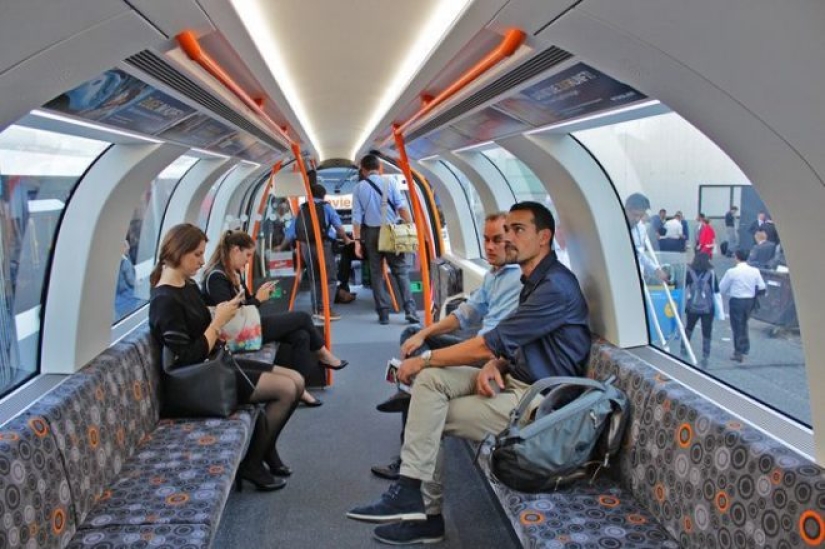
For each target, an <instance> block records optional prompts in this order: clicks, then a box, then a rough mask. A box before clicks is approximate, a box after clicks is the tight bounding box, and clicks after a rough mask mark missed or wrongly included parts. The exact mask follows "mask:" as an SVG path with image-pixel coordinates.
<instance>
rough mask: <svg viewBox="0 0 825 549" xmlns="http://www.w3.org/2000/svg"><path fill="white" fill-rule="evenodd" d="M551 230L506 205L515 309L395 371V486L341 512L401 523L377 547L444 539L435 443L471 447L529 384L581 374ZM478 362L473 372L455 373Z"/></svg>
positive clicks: (577, 323) (546, 220)
mask: <svg viewBox="0 0 825 549" xmlns="http://www.w3.org/2000/svg"><path fill="white" fill-rule="evenodd" d="M554 231H555V220H554V219H553V215H552V214H551V213H550V211H549V210H548V209H547V208H545V207H544V206H542V205H541V204H538V203H536V202H521V203H518V204H516V205H514V206H513V207H512V208H511V209H510V213H509V214H508V215H507V222H506V227H505V240H506V248H507V251H508V255H511V254H512V255H515V258H516V262H517V263H518V264H519V266H520V267H521V270H522V282H523V284H524V287H523V288H522V290H521V293H520V294H519V305H518V308H517V309H516V310H515V311H514V312H513V313H512V314H510V315H509V316H508V317H506V318H505V319H503V320H502V321H501V322H499V324H498V325H497V326H496V327H495V328H493V329H492V330H490V331H489V332H487V333H485V334H484V335H483V336H477V337H474V338H472V339H469V340H467V341H464V342H462V343H458V344H456V345H452V346H450V347H444V348H441V349H436V350H433V351H427V352H425V353H423V354H422V355H421V356H419V357H412V358H408V359H407V360H405V361H404V362H403V363H402V365H401V367H400V369H399V371H398V376H399V378H400V379H401V381H403V382H405V383H409V382H410V381H411V378H412V377H413V376H416V378H415V383H414V384H413V389H412V402H411V404H410V411H409V419H408V421H407V430H406V436H405V438H404V446H403V447H402V449H401V460H402V465H401V477H400V479H399V481H398V483H397V484H394V485H393V486H391V487H390V489H389V490H388V491H387V492H386V493H385V494H383V495H382V496H381V499H380V500H378V501H376V502H375V503H372V504H370V505H366V506H363V507H356V508H354V509H352V510H351V511H350V512H349V513H347V516H348V517H349V518H352V519H355V520H362V521H365V522H379V523H383V522H393V521H401V522H398V523H397V524H388V525H385V526H379V527H378V528H376V530H375V537H376V538H377V539H378V540H379V541H382V542H384V543H390V544H395V545H403V544H412V543H435V542H437V541H440V540H442V539H443V538H444V520H443V518H442V516H441V503H442V492H443V490H442V485H441V470H442V461H443V459H442V452H441V438H442V437H443V436H445V435H452V436H459V437H462V438H466V439H470V440H475V441H481V440H482V439H483V438H484V437H485V436H486V435H487V434H488V433H496V432H499V431H501V430H502V429H504V428H505V427H506V426H507V423H508V417H509V414H510V411H511V410H512V409H513V408H515V407H516V405H517V404H518V402H519V400H520V399H521V397H522V396H523V395H524V393H525V392H526V391H527V390H528V389H529V387H530V385H531V384H532V383H534V382H536V381H538V380H539V379H542V378H545V377H548V376H571V375H572V376H576V375H582V374H583V373H584V366H585V363H586V361H587V358H588V355H589V352H590V343H591V340H590V330H589V329H588V311H587V304H586V302H585V300H584V296H583V295H582V293H581V289H580V288H579V284H578V281H577V280H576V277H575V275H574V274H573V273H572V272H570V271H569V270H568V269H567V268H566V267H565V266H564V265H562V264H561V263H560V262H559V261H558V260H557V259H556V254H555V253H554V252H553V251H552V249H553V248H552V246H553V232H554ZM484 361H486V363H485V364H484V366H483V367H482V368H480V369H479V368H474V367H470V366H463V365H464V364H468V363H477V362H484Z"/></svg>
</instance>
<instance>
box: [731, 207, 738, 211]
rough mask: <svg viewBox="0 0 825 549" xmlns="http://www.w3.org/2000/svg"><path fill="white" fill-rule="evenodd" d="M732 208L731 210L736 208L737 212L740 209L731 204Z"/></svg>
mask: <svg viewBox="0 0 825 549" xmlns="http://www.w3.org/2000/svg"><path fill="white" fill-rule="evenodd" d="M730 209H731V210H736V211H737V212H738V211H739V208H738V207H736V206H731V207H730Z"/></svg>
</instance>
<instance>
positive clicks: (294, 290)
mask: <svg viewBox="0 0 825 549" xmlns="http://www.w3.org/2000/svg"><path fill="white" fill-rule="evenodd" d="M303 270H304V266H303V265H302V264H301V243H300V242H297V241H296V242H295V280H294V281H293V282H292V295H290V296H289V310H290V311H291V310H292V309H294V308H295V297H296V296H297V295H298V288H299V287H300V286H301V278H303V276H304V273H303Z"/></svg>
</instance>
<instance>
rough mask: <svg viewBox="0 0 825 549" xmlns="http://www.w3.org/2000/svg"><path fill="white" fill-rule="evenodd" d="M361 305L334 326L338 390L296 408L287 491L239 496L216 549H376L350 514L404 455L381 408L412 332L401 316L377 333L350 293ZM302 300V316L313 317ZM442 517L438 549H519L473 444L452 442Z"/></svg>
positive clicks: (372, 318) (287, 440) (366, 527)
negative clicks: (375, 468) (340, 366)
mask: <svg viewBox="0 0 825 549" xmlns="http://www.w3.org/2000/svg"><path fill="white" fill-rule="evenodd" d="M353 290H354V291H356V292H357V294H358V297H357V299H356V300H355V301H354V302H352V303H350V304H347V305H335V307H334V308H335V310H336V311H337V312H338V313H340V314H341V315H342V316H343V318H342V319H341V320H339V321H336V322H334V323H333V324H332V335H333V345H334V347H333V349H334V351H335V352H336V354H338V355H339V356H341V357H343V358H346V359H347V360H349V362H350V364H349V366H348V367H347V368H345V369H344V370H341V371H340V372H335V379H334V383H333V385H332V386H331V387H328V388H326V389H324V390H318V391H313V392H314V394H315V395H316V396H318V397H319V398H320V399H321V400H323V401H324V405H323V406H321V407H319V408H306V407H303V406H301V407H299V408H298V410H296V412H295V415H294V416H293V417H292V419H291V420H290V422H289V424H288V425H287V427H286V429H285V430H284V433H283V434H282V435H281V440H280V442H279V445H278V448H279V451H280V453H281V456H282V457H283V459H284V461H285V462H286V463H287V464H288V465H290V467H292V469H293V470H294V473H293V475H292V476H291V477H289V479H288V484H287V486H286V488H284V489H283V490H280V491H277V492H270V493H265V492H256V491H254V490H253V489H252V486H251V485H249V484H245V486H244V491H243V492H240V493H238V492H235V491H233V492H232V494H231V495H230V497H229V502H228V504H227V507H226V509H225V511H224V514H223V517H222V520H221V524H220V526H219V530H218V535H217V540H216V542H215V545H214V547H216V548H219V549H230V548H232V549H236V548H259V547H260V548H275V547H278V548H290V549H291V548H296V549H299V548H325V547H335V548H363V547H378V546H382V545H381V544H380V543H378V542H377V541H375V540H374V539H373V538H372V530H373V529H374V526H373V525H370V524H366V523H360V522H356V521H352V520H349V519H347V518H346V517H345V513H346V511H347V510H349V509H350V508H351V507H353V506H355V505H360V504H364V503H367V502H370V501H373V500H374V499H377V498H378V496H379V495H380V494H381V493H383V491H384V490H386V488H387V487H388V486H389V485H390V482H389V481H386V480H382V479H379V478H377V477H375V476H373V475H372V474H371V473H370V466H371V465H374V464H384V463H389V461H390V460H391V459H392V458H393V457H394V456H396V455H398V451H399V429H400V426H401V418H400V415H399V414H383V413H380V412H378V411H376V409H375V405H376V404H377V403H379V402H381V401H382V400H384V399H385V398H386V397H388V396H389V395H390V394H392V392H393V391H394V387H393V386H391V385H390V384H388V383H386V382H385V381H384V380H383V376H384V371H385V367H386V362H387V360H388V359H389V358H391V357H392V356H397V354H398V339H399V336H400V334H401V331H402V330H403V328H404V327H406V326H407V323H406V322H405V320H404V315H403V314H394V315H391V316H390V324H389V325H388V326H382V325H379V324H378V321H377V315H376V314H375V311H374V309H373V300H372V295H371V293H370V291H369V289H365V288H360V287H354V288H353ZM308 302H309V296H308V294H307V293H306V292H303V293H302V294H301V295H300V296H299V299H298V302H297V304H296V310H309V306H308V305H309V303H308ZM445 444H446V449H447V454H446V455H447V461H446V474H445V476H446V485H445V495H446V497H445V509H444V516H445V519H446V524H447V531H446V540H445V541H444V542H443V543H441V544H439V547H445V548H459V547H496V548H504V549H506V548H510V547H513V548H516V547H520V545H519V544H518V542H517V541H516V540H515V537H514V534H513V533H512V529H511V527H510V525H509V523H508V521H507V519H506V518H505V517H504V515H503V513H502V511H501V509H500V507H499V504H498V502H497V500H496V499H495V498H494V496H492V494H491V493H490V491H489V487H488V486H487V485H486V483H485V481H484V480H483V479H482V478H481V475H480V474H479V472H478V470H477V469H476V466H475V464H474V463H473V456H472V454H471V451H470V449H469V447H468V446H467V444H466V443H465V442H463V441H460V440H451V439H448V440H447V441H446V442H445Z"/></svg>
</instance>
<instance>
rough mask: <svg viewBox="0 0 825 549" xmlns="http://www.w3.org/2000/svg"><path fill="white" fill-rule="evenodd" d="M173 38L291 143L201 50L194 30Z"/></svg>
mask: <svg viewBox="0 0 825 549" xmlns="http://www.w3.org/2000/svg"><path fill="white" fill-rule="evenodd" d="M175 38H176V39H177V41H178V44H180V47H181V49H183V51H184V52H186V55H188V56H189V57H190V59H192V60H193V61H195V62H196V63H197V64H199V65H200V66H201V67H203V69H204V70H205V71H206V72H208V73H209V74H211V75H212V76H214V77H215V78H216V79H217V80H218V81H219V82H220V83H221V84H223V85H224V86H226V88H227V89H228V90H229V91H231V92H232V93H234V94H235V95H236V96H237V97H238V99H240V100H241V101H242V102H243V103H244V105H246V106H247V107H249V108H250V109H251V110H252V111H253V112H254V113H256V114H257V115H258V116H259V117H260V118H261V120H263V121H264V122H265V123H266V124H267V126H269V128H270V129H271V130H273V131H274V132H275V134H277V135H278V136H279V137H280V138H281V139H283V140H284V143H286V144H288V145H292V144H293V142H292V139H290V138H289V136H288V135H287V134H286V132H285V131H284V130H283V129H281V127H280V126H278V124H276V123H275V121H274V120H272V119H271V118H270V117H269V115H268V114H266V112H265V111H264V110H263V109H262V108H261V105H259V104H258V102H256V101H255V100H254V99H253V98H252V97H250V96H249V94H248V93H246V92H245V91H244V90H243V88H241V87H240V86H239V85H238V84H237V83H236V82H235V81H234V80H233V79H232V77H231V76H229V75H228V74H227V73H226V71H224V70H223V68H221V66H220V65H219V64H218V63H217V61H215V60H214V59H212V58H211V57H210V56H209V55H208V54H207V53H206V52H205V51H203V48H201V45H200V43H199V42H198V39H197V37H195V33H194V32H192V31H191V30H186V31H183V32H181V33H180V34H178V35H177V36H176V37H175Z"/></svg>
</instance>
